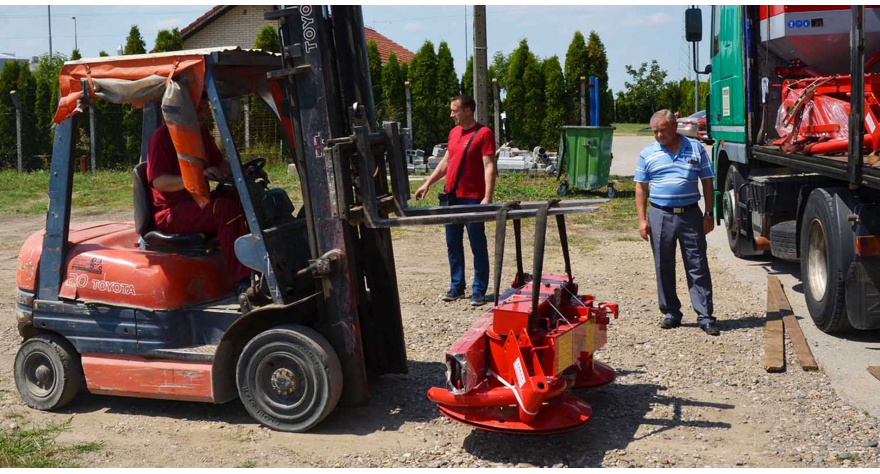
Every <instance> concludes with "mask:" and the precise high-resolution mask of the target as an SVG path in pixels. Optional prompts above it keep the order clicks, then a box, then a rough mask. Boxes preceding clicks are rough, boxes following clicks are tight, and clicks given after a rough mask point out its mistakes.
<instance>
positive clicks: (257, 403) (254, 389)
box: [235, 325, 342, 433]
mask: <svg viewBox="0 0 880 474" xmlns="http://www.w3.org/2000/svg"><path fill="white" fill-rule="evenodd" d="M235 375H236V382H237V385H238V394H239V397H241V401H242V403H244V407H245V408H246V409H247V411H248V413H250V415H251V416H252V417H254V419H256V420H257V421H259V422H260V423H262V424H264V425H266V426H268V427H270V428H273V429H276V430H280V431H289V432H294V433H301V432H304V431H308V430H309V429H311V428H312V427H314V426H315V425H317V424H318V423H320V422H321V420H323V419H324V418H325V417H326V416H327V415H329V414H330V412H331V411H333V408H335V407H336V403H337V402H339V397H340V395H342V366H341V365H340V363H339V358H338V357H337V356H336V352H335V351H334V350H333V347H331V346H330V343H329V342H327V340H326V339H324V337H323V336H321V335H320V334H318V332H317V331H315V330H313V329H310V328H307V327H305V326H299V325H288V326H279V327H277V328H273V329H270V330H268V331H264V332H262V333H260V334H258V335H257V336H256V337H254V338H253V339H251V340H250V342H248V343H247V345H245V347H244V350H242V352H241V356H239V358H238V366H237V367H236V374H235Z"/></svg>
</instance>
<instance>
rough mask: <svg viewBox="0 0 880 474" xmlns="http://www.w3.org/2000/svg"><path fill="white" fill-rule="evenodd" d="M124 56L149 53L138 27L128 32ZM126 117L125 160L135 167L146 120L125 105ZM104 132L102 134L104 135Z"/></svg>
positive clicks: (135, 109) (135, 26)
mask: <svg viewBox="0 0 880 474" xmlns="http://www.w3.org/2000/svg"><path fill="white" fill-rule="evenodd" d="M123 51H124V54H125V55H126V56H127V55H130V54H144V53H146V52H147V49H146V44H145V43H144V38H143V36H141V31H140V29H138V26H137V25H131V30H129V32H128V38H127V39H126V41H125V49H124V50H123ZM122 108H123V110H124V111H125V115H124V118H123V123H124V124H125V155H126V157H125V160H124V161H123V163H124V164H126V165H134V164H135V163H137V162H138V161H139V160H140V156H141V126H142V123H143V120H144V115H143V110H141V109H139V108H136V107H134V106H131V105H124V106H123V107H122ZM104 132H105V130H102V131H101V133H104Z"/></svg>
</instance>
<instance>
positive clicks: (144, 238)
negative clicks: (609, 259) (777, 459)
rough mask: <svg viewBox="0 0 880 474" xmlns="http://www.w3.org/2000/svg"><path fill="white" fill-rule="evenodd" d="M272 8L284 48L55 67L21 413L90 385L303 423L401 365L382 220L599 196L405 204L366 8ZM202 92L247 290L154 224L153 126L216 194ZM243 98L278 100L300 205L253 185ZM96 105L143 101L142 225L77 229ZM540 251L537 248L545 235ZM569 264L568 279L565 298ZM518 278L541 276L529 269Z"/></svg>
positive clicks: (33, 251)
mask: <svg viewBox="0 0 880 474" xmlns="http://www.w3.org/2000/svg"><path fill="white" fill-rule="evenodd" d="M331 13H332V15H331ZM266 17H267V18H269V19H276V20H278V21H279V31H280V37H281V40H282V47H283V52H282V54H280V55H277V54H271V53H264V52H260V51H248V50H241V49H239V48H231V47H230V48H214V49H203V50H189V51H175V52H169V53H159V54H146V55H133V56H123V57H104V58H91V59H82V60H77V61H70V62H67V63H65V65H64V66H63V68H62V69H61V74H60V78H59V82H60V91H61V94H60V95H61V100H60V102H59V106H58V110H57V113H56V116H55V122H56V124H57V126H56V130H55V142H54V148H53V153H52V162H51V171H50V173H51V174H50V183H49V209H48V212H47V217H46V229H45V231H40V232H37V233H35V234H33V235H32V236H30V238H28V239H27V241H26V242H25V244H24V246H23V247H22V249H21V252H20V255H19V259H18V273H17V276H16V284H17V287H18V293H17V297H16V304H15V312H16V318H17V321H18V328H19V332H20V334H21V335H22V337H23V338H24V340H23V343H22V345H21V347H20V348H19V351H18V354H17V355H16V358H15V368H14V375H15V382H16V387H17V388H18V391H19V393H20V394H21V396H22V398H23V399H24V401H25V402H26V403H27V404H28V405H29V406H31V407H33V408H35V409H40V410H54V409H58V408H60V407H62V406H64V405H66V404H67V403H69V402H71V401H72V400H73V399H74V398H75V396H76V395H77V393H78V392H79V391H80V389H81V388H83V387H84V388H85V389H86V390H87V391H88V392H90V393H97V394H108V395H117V396H127V397H142V398H158V399H169V400H186V401H199V402H208V403H225V402H228V401H231V400H234V399H235V398H240V399H241V401H242V403H243V404H244V406H245V408H246V409H247V411H248V412H249V413H250V414H251V415H252V416H253V417H254V418H255V419H256V420H257V421H259V422H260V423H262V424H264V425H266V426H268V427H271V428H273V429H277V430H282V431H291V432H303V431H307V430H309V429H310V428H312V427H314V426H315V425H317V424H318V423H319V422H320V421H321V420H322V419H324V418H325V417H326V416H327V415H328V414H329V413H330V412H331V411H332V410H333V409H334V407H335V406H336V405H337V403H342V404H344V405H348V406H352V405H363V404H366V403H367V402H368V400H369V384H368V374H378V375H381V374H395V373H406V371H407V358H406V350H405V345H404V339H403V325H402V318H401V310H400V297H399V293H398V288H397V274H396V269H395V264H394V250H393V246H392V241H391V234H390V228H391V227H397V226H412V225H437V224H450V223H468V222H485V221H492V220H499V219H501V220H502V221H506V220H507V219H513V220H514V222H515V224H516V228H517V230H518V229H519V220H520V219H523V218H531V217H535V216H539V217H541V219H543V222H544V227H546V219H547V216H557V219H560V222H562V221H561V219H564V218H563V216H564V215H565V214H569V213H574V212H586V211H590V210H593V209H595V208H594V207H592V206H591V204H595V203H597V202H601V201H597V200H582V201H564V202H557V201H553V202H535V203H511V204H506V205H500V204H490V205H476V206H452V207H442V208H412V207H409V206H408V201H409V197H410V194H409V193H410V190H409V180H408V176H407V168H406V162H405V156H404V150H403V140H402V138H401V131H400V130H399V128H398V125H397V124H396V123H384V124H382V126H381V127H380V126H379V124H378V123H377V122H376V117H375V108H374V104H373V98H372V95H371V84H370V75H369V70H368V68H367V64H368V61H367V54H366V42H365V40H364V29H363V18H362V15H361V11H360V7H356V6H355V7H351V6H334V7H332V9H331V7H321V6H300V7H290V8H286V9H278V10H274V11H271V12H269V13H267V14H266ZM204 90H206V91H207V99H206V100H208V101H209V102H210V105H211V109H212V111H213V117H214V121H215V124H216V127H217V129H218V130H219V132H220V138H221V142H222V148H223V151H224V152H225V155H226V159H227V160H228V161H229V164H230V167H231V170H232V174H231V178H230V179H228V180H226V181H225V182H220V183H218V184H217V187H221V188H225V189H228V190H230V191H232V190H234V191H235V192H237V194H238V196H239V198H240V200H241V205H242V208H243V210H244V214H245V217H246V219H247V224H248V228H249V230H250V233H248V234H246V235H244V236H242V237H240V238H238V240H236V242H235V254H236V256H237V258H238V259H239V261H240V262H241V263H242V264H244V265H245V266H247V267H248V268H250V269H252V270H253V272H254V276H253V277H252V279H251V284H250V287H249V288H247V290H246V291H245V292H243V293H239V292H238V290H236V288H235V285H234V282H232V281H230V278H229V277H228V275H227V272H226V268H225V262H224V260H223V256H222V253H221V252H219V251H218V243H217V239H216V237H215V236H211V235H203V234H183V235H169V234H164V233H162V232H160V231H158V230H157V229H156V228H155V226H154V223H153V221H152V210H151V208H150V206H151V203H150V199H149V192H150V183H149V182H147V180H146V162H145V159H146V145H147V143H148V142H149V138H150V136H151V135H152V133H153V132H154V131H155V130H156V128H157V127H158V126H159V125H160V124H161V123H162V122H163V121H164V122H165V123H166V124H168V127H169V130H170V132H171V134H172V138H173V141H174V144H175V148H176V150H177V153H178V158H179V162H180V164H181V171H182V177H183V179H184V184H185V186H186V189H187V191H189V193H190V194H191V195H192V196H193V199H195V200H196V202H199V203H203V204H205V205H207V204H209V203H210V199H211V189H210V185H209V183H208V182H207V181H206V180H205V178H204V175H203V170H204V167H205V166H206V163H205V161H204V159H203V158H204V151H203V148H204V147H203V146H202V143H201V141H200V140H201V139H200V138H199V135H198V124H197V122H196V123H193V117H194V116H195V115H194V114H195V110H196V108H197V106H198V103H199V100H201V99H200V98H201V97H202V96H203V91H204ZM250 96H256V97H259V98H260V99H262V100H263V101H264V102H265V103H266V104H267V105H268V107H269V108H270V109H271V110H272V111H273V113H274V115H275V117H276V119H277V120H278V122H279V124H280V126H281V127H282V129H283V130H284V132H285V138H286V140H287V141H288V144H289V145H290V147H291V148H292V149H293V150H294V152H295V156H294V160H295V164H296V170H297V173H298V174H299V179H300V182H301V184H302V196H301V198H302V199H301V201H300V202H302V207H301V208H300V209H298V210H297V209H295V208H294V205H293V203H292V201H291V199H290V197H289V196H288V195H287V193H286V192H285V191H284V190H282V189H278V188H275V189H273V188H270V187H269V186H268V184H267V183H266V182H265V181H264V180H263V179H262V178H260V176H261V169H262V167H263V166H264V165H265V160H264V159H256V160H253V161H250V162H247V163H242V162H241V160H240V156H239V152H238V149H237V147H236V143H235V140H234V139H233V136H232V133H231V131H230V123H231V122H233V121H234V120H235V115H236V108H237V107H236V106H235V104H236V101H240V100H241V99H244V98H248V97H250ZM97 100H107V101H110V102H114V103H127V104H135V105H137V106H142V107H143V113H144V120H143V135H142V143H143V146H142V150H141V160H140V163H139V164H138V165H137V166H135V167H134V170H133V176H132V180H133V183H132V184H133V185H132V188H133V201H134V206H133V207H134V222H84V223H71V222H70V215H71V212H70V211H71V195H72V192H73V189H72V185H73V171H74V166H73V163H74V162H73V156H74V154H73V147H74V137H75V136H76V133H75V131H76V126H77V121H78V120H79V119H80V118H81V117H82V115H83V114H82V112H83V111H85V110H86V109H87V108H88V107H91V106H92V105H93V104H94V103H95V101H97ZM200 149H201V150H202V151H201V153H202V156H200V155H199V153H200V152H199V150H200ZM499 216H502V217H499ZM539 220H540V219H539ZM560 230H561V231H562V233H563V234H564V226H562V227H560ZM517 235H518V237H517V238H518V240H519V233H518V232H517ZM563 247H564V249H565V252H566V261H567V260H568V258H567V244H565V245H563ZM539 251H540V252H539ZM502 253H503V249H502ZM518 253H519V252H518ZM539 253H540V256H541V261H543V259H542V257H543V238H541V248H540V249H538V247H537V246H536V259H537V257H538V255H539ZM536 262H537V260H536ZM520 267H521V262H520ZM536 270H537V271H536V272H535V274H537V275H540V266H537V265H536ZM568 270H569V271H568V281H569V286H568V287H567V288H569V289H574V290H575V291H576V286H573V285H572V284H571V272H570V269H568ZM496 271H500V264H498V265H497V266H496ZM518 279H519V281H518V282H515V283H516V284H517V285H519V286H522V285H524V284H527V283H529V282H531V281H532V278H531V276H529V275H527V274H524V273H522V272H520V273H519V276H518ZM556 280H559V278H556ZM497 283H498V282H497V281H496V288H497V286H498V285H497ZM535 283H536V285H535V286H536V288H537V287H538V286H540V277H538V278H537V279H535ZM529 284H530V283H529ZM560 285H563V284H562V283H558V282H557V283H556V287H557V293H558V291H559V289H558V287H560ZM563 286H564V285H563ZM496 294H497V292H496ZM535 295H536V301H537V297H538V296H539V294H538V292H537V290H536V292H535ZM550 295H551V296H552V292H551V294H550ZM565 298H566V301H567V300H568V297H567V296H566V297H565ZM544 299H546V295H545V296H544ZM572 301H573V300H572ZM585 301H586V299H583V298H580V299H578V304H579V305H581V306H583V305H584V302H585ZM545 306H546V305H542V309H541V311H542V314H543V313H545V312H546V311H549V310H550V309H549V308H546V307H545ZM615 312H616V309H615ZM587 313H589V311H588V312H586V313H584V312H581V313H578V312H577V311H576V310H569V311H568V312H567V313H566V314H569V317H573V318H575V319H576V318H577V317H582V318H583V317H584V314H587ZM603 313H604V311H603ZM579 315H580V316H579ZM548 318H549V319H550V320H553V322H554V324H555V323H556V318H555V317H553V316H552V315H550V316H547V315H544V316H542V318H541V319H542V321H544V320H548ZM547 324H549V323H547ZM563 329H564V328H563ZM563 332H564V331H563ZM603 342H604V340H603ZM577 360H578V355H577V354H575V356H574V358H572V357H569V360H567V361H566V364H568V365H571V364H574V363H575V362H576V361H577ZM590 361H591V359H590ZM553 367H554V368H555V367H556V366H553ZM554 370H555V369H554ZM502 373H505V374H507V373H508V371H507V370H506V369H505V370H503V371H502ZM612 374H613V371H612ZM604 378H605V379H606V380H610V379H609V378H608V374H607V373H606V374H605V376H604ZM611 378H613V376H612V377H611ZM558 388H559V385H558V384H555V385H554V389H555V390H557V391H558ZM532 409H533V410H534V407H532Z"/></svg>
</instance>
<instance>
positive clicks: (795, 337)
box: [767, 277, 819, 371]
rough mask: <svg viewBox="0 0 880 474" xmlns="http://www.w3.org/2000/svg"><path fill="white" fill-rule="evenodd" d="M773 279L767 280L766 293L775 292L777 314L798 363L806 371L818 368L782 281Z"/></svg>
mask: <svg viewBox="0 0 880 474" xmlns="http://www.w3.org/2000/svg"><path fill="white" fill-rule="evenodd" d="M774 280H775V282H772V281H770V280H768V281H767V291H768V293H774V294H775V295H774V296H775V297H774V299H775V300H776V304H778V305H779V314H780V315H781V316H782V321H783V322H784V324H785V332H786V333H788V338H789V339H791V344H792V345H793V346H794V353H795V355H796V356H797V358H798V363H799V364H800V365H801V368H802V369H804V370H806V371H813V370H819V364H817V363H816V359H815V358H814V357H813V351H811V350H810V346H809V344H807V338H805V337H804V332H803V331H801V325H800V324H799V323H798V320H797V317H796V316H795V315H794V312H793V311H792V310H791V304H790V303H789V301H788V297H787V296H785V288H783V287H782V282H780V281H779V278H776V277H774Z"/></svg>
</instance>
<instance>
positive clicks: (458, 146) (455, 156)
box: [445, 125, 495, 199]
mask: <svg viewBox="0 0 880 474" xmlns="http://www.w3.org/2000/svg"><path fill="white" fill-rule="evenodd" d="M475 132H476V133H477V136H475V137H474V141H473V142H472V143H471V147H470V148H468V157H467V160H465V162H464V168H462V166H461V161H462V156H463V155H464V148H465V147H466V146H467V143H468V140H470V139H471V136H472V135H473V134H474V133H475ZM446 150H447V152H448V153H449V162H448V163H447V164H446V185H445V189H446V192H447V193H448V192H449V191H450V190H451V189H452V186H453V185H454V184H455V177H456V176H457V175H458V173H463V174H462V175H461V180H459V182H458V188H456V190H455V197H458V198H462V199H483V198H484V197H486V175H485V171H484V168H483V157H484V156H491V157H493V159H494V156H495V134H494V133H492V129H490V128H489V127H486V126H481V127H480V128H479V130H477V126H476V125H474V126H473V127H472V128H471V129H469V130H463V129H462V128H461V125H458V126H456V127H455V128H453V129H452V131H450V132H449V142H448V144H447V145H446Z"/></svg>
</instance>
